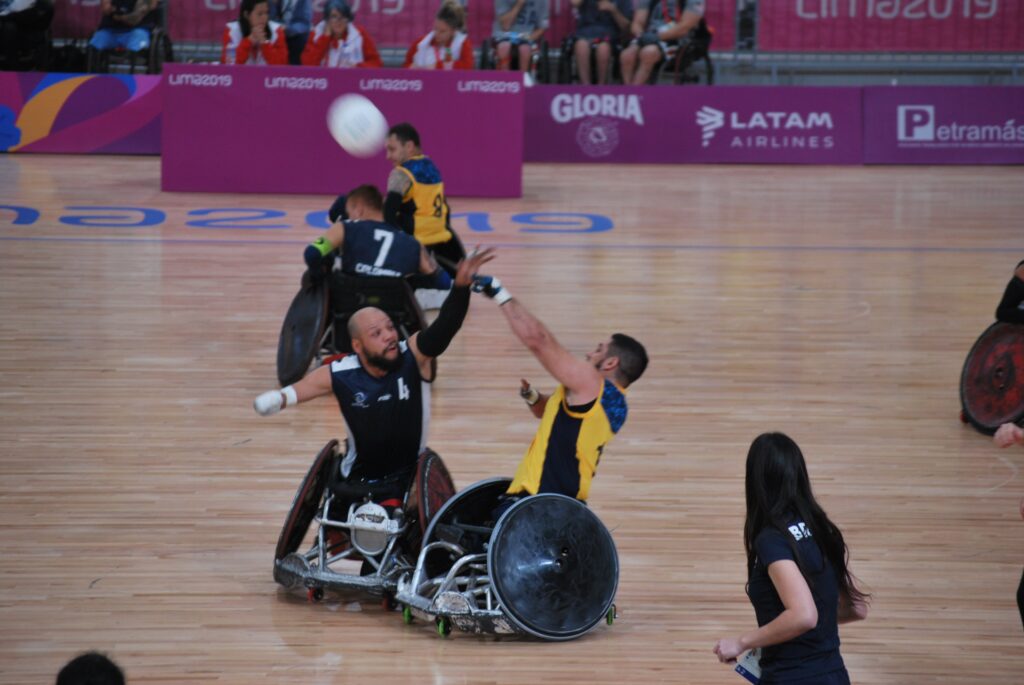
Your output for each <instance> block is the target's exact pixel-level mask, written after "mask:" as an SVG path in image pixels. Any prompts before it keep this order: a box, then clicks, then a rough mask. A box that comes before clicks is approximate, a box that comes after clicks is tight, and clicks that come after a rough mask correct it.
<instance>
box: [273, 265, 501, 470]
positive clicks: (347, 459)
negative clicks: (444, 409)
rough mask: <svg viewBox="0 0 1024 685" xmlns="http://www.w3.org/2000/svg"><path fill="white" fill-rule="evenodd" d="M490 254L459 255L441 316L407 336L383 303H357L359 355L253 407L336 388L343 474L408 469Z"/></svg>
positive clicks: (354, 326) (352, 323)
mask: <svg viewBox="0 0 1024 685" xmlns="http://www.w3.org/2000/svg"><path fill="white" fill-rule="evenodd" d="M491 259H493V252H492V250H490V249H487V250H483V251H480V252H474V253H473V254H470V255H468V256H467V257H466V259H464V260H462V261H461V262H459V265H458V269H457V271H456V274H455V282H454V285H453V287H452V293H451V295H450V296H449V297H448V298H447V299H446V300H445V302H444V305H443V306H442V307H441V311H440V312H439V313H438V316H437V318H436V319H435V320H434V322H433V323H432V324H431V325H430V326H428V327H427V328H425V329H423V330H422V331H420V332H418V333H415V334H413V335H412V336H410V337H409V339H408V340H400V339H399V336H398V331H397V330H395V326H394V324H393V323H392V321H391V319H390V318H389V317H388V315H387V314H385V313H384V312H382V311H381V310H379V309H377V308H375V307H365V308H363V309H360V310H359V311H357V312H356V313H355V314H353V315H352V317H351V318H350V319H349V324H348V332H349V335H350V336H351V338H352V349H353V351H354V352H355V354H354V355H349V356H347V357H344V358H342V359H340V360H338V361H335V362H332V363H331V364H330V366H321V367H320V368H318V369H316V370H315V371H313V372H311V373H310V374H309V375H307V376H306V377H305V378H303V379H302V380H301V381H299V382H298V383H296V384H294V385H289V386H287V387H285V388H282V389H281V390H271V391H269V392H265V393H263V394H262V395H260V396H259V397H257V398H256V400H255V402H254V403H253V406H254V407H255V409H256V411H257V412H258V413H259V414H261V415H263V416H267V415H269V414H275V413H277V412H279V411H281V410H282V409H285V408H287V407H290V406H292V405H294V404H297V403H299V402H305V401H306V400H311V399H314V398H316V397H321V396H323V395H327V394H329V393H332V392H333V393H334V396H335V397H336V398H337V400H338V406H339V407H340V409H341V414H342V416H343V417H344V419H345V424H346V427H347V428H348V449H347V451H346V453H345V456H344V458H343V460H342V464H341V475H342V476H344V477H345V478H349V477H359V478H374V479H376V478H387V477H391V476H394V475H396V474H401V473H404V472H406V471H407V470H408V471H410V472H411V470H412V469H413V468H414V467H415V465H416V459H417V458H418V457H419V454H420V453H421V452H422V451H423V449H424V447H425V446H426V439H427V427H428V424H429V420H430V383H431V382H432V381H433V380H434V371H435V366H434V359H435V358H436V357H437V356H439V355H440V354H441V353H442V352H444V350H445V349H447V347H448V344H449V343H451V341H452V339H453V338H454V337H455V334H456V333H457V332H458V330H459V328H460V327H461V326H462V321H463V319H464V318H465V316H466V312H467V310H468V309H469V295H470V288H469V286H470V284H471V283H472V281H473V278H474V276H476V273H477V270H478V269H479V268H480V267H481V266H483V265H484V264H486V263H487V262H489V261H491Z"/></svg>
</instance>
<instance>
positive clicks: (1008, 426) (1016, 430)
mask: <svg viewBox="0 0 1024 685" xmlns="http://www.w3.org/2000/svg"><path fill="white" fill-rule="evenodd" d="M992 439H993V440H995V441H996V444H997V445H999V446H1000V447H1009V446H1010V445H1013V444H1015V443H1018V442H1024V428H1021V427H1020V426H1018V425H1016V424H1013V423H1004V424H1003V425H1001V426H1000V427H999V430H997V431H996V434H995V435H994V436H992Z"/></svg>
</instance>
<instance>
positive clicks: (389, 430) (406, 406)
mask: <svg viewBox="0 0 1024 685" xmlns="http://www.w3.org/2000/svg"><path fill="white" fill-rule="evenodd" d="M398 349H399V354H400V355H401V359H402V365H401V367H400V368H399V369H398V370H396V371H392V372H390V373H388V374H387V375H386V376H384V377H383V378H375V377H373V376H371V375H370V374H368V373H367V372H366V369H364V368H363V366H362V364H360V362H359V357H358V356H356V355H354V354H350V355H348V356H346V357H344V358H343V359H339V360H337V361H335V362H332V363H331V387H332V389H333V390H334V396H335V397H336V398H337V399H338V406H339V407H340V408H341V414H342V416H343V417H344V419H345V425H346V428H347V429H348V452H346V454H345V457H344V459H343V460H342V464H341V474H342V475H343V476H345V477H346V478H347V477H349V476H350V475H351V476H354V477H359V478H384V477H387V476H390V475H392V474H395V473H398V472H400V471H403V470H405V469H409V468H413V467H415V465H416V459H417V458H418V457H419V454H420V452H422V451H423V449H424V448H425V447H426V443H427V426H428V425H429V423H430V383H428V382H427V381H425V380H423V379H422V378H421V377H420V370H419V366H418V365H417V364H416V357H415V355H413V353H412V350H410V349H409V345H408V343H407V342H406V341H405V340H402V341H401V342H399V343H398Z"/></svg>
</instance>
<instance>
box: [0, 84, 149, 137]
mask: <svg viewBox="0 0 1024 685" xmlns="http://www.w3.org/2000/svg"><path fill="white" fill-rule="evenodd" d="M159 86H160V77H159V76H127V75H125V76H111V75H98V74H41V73H37V72H11V71H0V152H66V153H111V154H121V155H158V154H160V109H161V102H160V87H159Z"/></svg>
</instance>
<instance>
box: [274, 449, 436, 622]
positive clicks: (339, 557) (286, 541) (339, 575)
mask: <svg viewBox="0 0 1024 685" xmlns="http://www.w3.org/2000/svg"><path fill="white" fill-rule="evenodd" d="M341 458H342V455H341V450H340V449H339V443H338V441H337V440H331V441H330V442H329V443H327V445H325V446H324V448H323V449H322V450H320V453H319V454H317V456H316V458H315V459H314V460H313V464H312V466H310V468H309V472H308V473H307V474H306V477H305V478H304V479H303V480H302V483H301V484H300V485H299V489H298V491H297V492H296V494H295V500H294V502H293V503H292V507H291V510H290V511H289V512H288V517H287V518H286V519H285V523H284V527H283V528H282V529H281V535H280V537H279V538H278V540H277V549H276V550H275V552H274V580H275V581H277V582H278V583H279V584H280V585H282V586H284V587H285V588H288V589H295V588H299V587H304V588H306V591H307V594H308V596H309V598H310V600H311V601H319V600H320V599H322V598H323V594H324V589H333V590H361V591H364V592H369V593H371V594H377V595H381V596H382V597H383V598H384V604H385V606H386V607H388V608H393V605H392V604H391V598H392V596H393V593H394V591H395V589H396V587H397V583H398V578H399V576H400V575H402V574H403V573H407V572H409V571H411V569H412V568H413V563H414V561H415V559H416V556H417V554H418V553H419V550H420V543H421V541H422V540H423V534H424V531H425V529H426V527H427V522H428V521H430V520H431V518H432V517H433V516H434V514H435V513H436V512H437V511H438V510H439V509H440V508H441V506H442V505H443V504H444V503H445V502H446V501H447V500H448V499H449V498H450V497H451V496H452V495H453V494H454V493H455V486H454V484H453V483H452V479H451V476H450V475H449V473H448V469H447V468H446V467H445V465H444V462H443V461H442V460H441V457H440V456H438V455H437V454H436V453H435V452H433V451H431V450H430V449H429V448H428V449H426V450H425V451H424V452H423V454H421V455H420V458H419V461H418V462H417V464H416V466H415V468H414V469H410V470H409V471H408V472H407V473H402V474H397V475H395V476H393V477H391V478H386V479H380V480H365V479H353V478H348V479H345V478H343V477H342V476H341V470H340V467H341ZM313 522H315V523H316V524H317V528H316V534H315V536H314V538H313V542H312V546H311V547H310V548H309V549H308V550H307V551H305V552H301V551H299V548H300V546H301V545H302V541H303V539H304V538H305V537H306V533H307V531H308V530H309V527H310V524H311V523H313ZM345 561H349V562H360V561H361V562H362V564H361V567H360V569H359V572H358V573H355V572H346V571H345V570H344V569H342V568H341V566H342V564H343V562H345ZM353 570H354V569H353Z"/></svg>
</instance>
